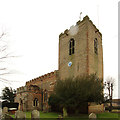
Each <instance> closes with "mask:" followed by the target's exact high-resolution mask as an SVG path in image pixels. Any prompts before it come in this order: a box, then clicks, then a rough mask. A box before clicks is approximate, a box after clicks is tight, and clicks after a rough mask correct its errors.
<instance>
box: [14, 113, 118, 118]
mask: <svg viewBox="0 0 120 120" xmlns="http://www.w3.org/2000/svg"><path fill="white" fill-rule="evenodd" d="M58 115H60V113H53V112H48V113H43V112H41V111H40V118H41V119H44V118H49V120H50V118H51V120H52V118H58ZM12 117H13V118H14V115H12ZM26 118H31V112H26ZM97 118H98V120H120V113H119V114H118V113H109V112H108V113H107V112H105V113H100V114H97ZM104 118H105V119H104ZM118 118H119V119H118ZM64 120H88V114H80V115H79V116H70V117H67V118H64Z"/></svg>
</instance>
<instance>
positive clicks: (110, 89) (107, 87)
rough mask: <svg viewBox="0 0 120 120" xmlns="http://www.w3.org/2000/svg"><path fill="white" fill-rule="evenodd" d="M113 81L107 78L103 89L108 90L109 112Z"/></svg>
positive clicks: (110, 109)
mask: <svg viewBox="0 0 120 120" xmlns="http://www.w3.org/2000/svg"><path fill="white" fill-rule="evenodd" d="M114 83H115V79H114V78H112V77H107V79H106V81H105V84H104V85H105V88H106V89H107V90H108V101H109V103H110V107H109V111H112V97H113V87H114Z"/></svg>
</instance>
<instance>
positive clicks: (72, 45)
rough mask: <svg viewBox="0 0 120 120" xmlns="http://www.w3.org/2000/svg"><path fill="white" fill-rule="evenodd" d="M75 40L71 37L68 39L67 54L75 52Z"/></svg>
mask: <svg viewBox="0 0 120 120" xmlns="http://www.w3.org/2000/svg"><path fill="white" fill-rule="evenodd" d="M74 46H75V40H74V39H73V38H72V39H71V40H70V41H69V55H72V54H74V53H75V48H74Z"/></svg>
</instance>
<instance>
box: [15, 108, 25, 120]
mask: <svg viewBox="0 0 120 120" xmlns="http://www.w3.org/2000/svg"><path fill="white" fill-rule="evenodd" d="M15 118H16V119H18V118H21V119H25V118H26V114H25V113H24V112H23V111H20V110H18V111H16V112H15Z"/></svg>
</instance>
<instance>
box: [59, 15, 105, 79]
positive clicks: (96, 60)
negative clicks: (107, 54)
mask: <svg viewBox="0 0 120 120" xmlns="http://www.w3.org/2000/svg"><path fill="white" fill-rule="evenodd" d="M93 73H95V74H96V75H97V76H98V77H99V78H103V48H102V34H101V33H100V32H99V30H98V29H97V28H96V26H95V25H94V24H93V23H92V21H91V20H89V17H88V16H86V17H84V18H83V20H82V21H78V22H77V23H76V25H75V26H72V27H70V29H69V30H65V31H64V33H61V34H60V35H59V78H60V79H65V78H69V77H76V76H80V75H84V74H88V75H89V74H93Z"/></svg>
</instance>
